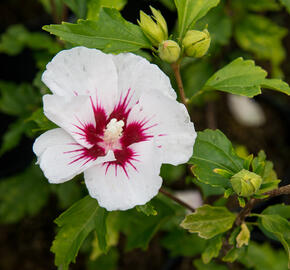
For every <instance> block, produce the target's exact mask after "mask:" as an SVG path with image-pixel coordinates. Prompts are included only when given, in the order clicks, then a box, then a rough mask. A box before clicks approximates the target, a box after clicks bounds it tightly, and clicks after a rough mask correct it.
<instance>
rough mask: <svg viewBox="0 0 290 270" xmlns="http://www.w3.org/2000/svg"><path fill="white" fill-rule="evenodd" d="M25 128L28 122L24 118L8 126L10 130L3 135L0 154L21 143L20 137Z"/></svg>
mask: <svg viewBox="0 0 290 270" xmlns="http://www.w3.org/2000/svg"><path fill="white" fill-rule="evenodd" d="M25 128H26V123H25V122H24V121H23V119H19V120H18V121H16V122H14V123H12V124H11V125H10V126H9V127H8V130H7V131H6V132H5V133H4V135H3V136H2V143H1V147H0V156H1V155H3V154H4V153H6V152H8V151H9V150H11V149H13V148H14V147H16V146H17V145H18V144H19V143H20V139H21V137H22V134H23V133H24V131H25Z"/></svg>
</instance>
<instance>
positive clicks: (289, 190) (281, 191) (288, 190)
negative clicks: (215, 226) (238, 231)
mask: <svg viewBox="0 0 290 270" xmlns="http://www.w3.org/2000/svg"><path fill="white" fill-rule="evenodd" d="M285 194H290V185H286V186H283V187H280V188H277V189H274V190H271V191H268V192H266V193H264V194H263V195H268V197H266V198H265V199H269V198H271V197H276V196H280V195H285ZM265 199H254V198H252V199H250V200H249V201H248V202H247V204H246V205H245V207H244V208H243V209H242V210H241V212H240V213H239V214H238V216H237V218H236V221H235V224H236V226H240V225H241V224H242V223H243V222H244V220H245V218H246V217H247V216H249V215H250V213H251V211H252V209H253V208H254V206H255V205H256V204H257V203H258V202H259V201H262V200H265Z"/></svg>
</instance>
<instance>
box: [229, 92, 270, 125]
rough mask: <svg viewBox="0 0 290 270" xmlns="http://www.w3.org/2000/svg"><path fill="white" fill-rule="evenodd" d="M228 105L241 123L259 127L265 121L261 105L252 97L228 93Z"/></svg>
mask: <svg viewBox="0 0 290 270" xmlns="http://www.w3.org/2000/svg"><path fill="white" fill-rule="evenodd" d="M228 105H229V108H230V111H231V113H232V114H233V116H234V118H235V119H236V120H237V122H239V123H240V124H241V125H245V126H249V127H259V126H262V125H264V124H265V122H266V117H265V113H264V112H263V109H262V107H261V106H260V105H259V103H257V102H256V101H255V100H253V99H250V98H248V97H243V96H237V95H228Z"/></svg>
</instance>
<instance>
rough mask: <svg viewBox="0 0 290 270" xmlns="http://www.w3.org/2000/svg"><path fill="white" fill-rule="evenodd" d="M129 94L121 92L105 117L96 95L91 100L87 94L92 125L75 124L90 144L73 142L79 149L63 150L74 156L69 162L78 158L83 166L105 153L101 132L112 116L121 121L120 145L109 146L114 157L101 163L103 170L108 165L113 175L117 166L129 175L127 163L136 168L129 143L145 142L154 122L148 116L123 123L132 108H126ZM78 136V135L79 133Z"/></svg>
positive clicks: (129, 99)
mask: <svg viewBox="0 0 290 270" xmlns="http://www.w3.org/2000/svg"><path fill="white" fill-rule="evenodd" d="M132 97H133V92H132V91H131V88H130V89H128V91H127V93H126V95H125V97H124V98H123V96H122V95H121V96H120V99H119V102H118V103H117V104H116V105H115V107H114V109H113V111H112V113H111V114H110V115H109V116H107V114H106V111H105V108H103V107H102V105H101V104H100V102H99V100H98V98H96V100H95V102H94V101H93V100H92V97H90V99H91V105H92V107H93V112H94V117H95V122H96V125H94V124H92V123H86V124H84V123H80V126H78V128H79V130H80V131H81V132H82V133H83V138H84V140H86V141H87V142H88V143H89V144H90V145H92V147H91V148H89V149H87V148H84V147H82V146H80V145H78V144H76V145H78V146H79V147H81V148H78V149H76V150H73V151H68V152H65V153H73V152H75V153H76V155H74V156H73V157H72V158H73V161H71V162H70V164H72V163H74V162H77V161H79V160H83V161H84V163H83V164H82V166H83V165H85V164H86V163H88V162H89V161H93V160H96V159H97V158H98V157H101V156H105V155H106V154H107V153H106V151H107V150H105V149H104V145H106V141H105V139H104V134H105V131H106V129H107V128H109V127H108V124H109V123H110V122H111V120H112V119H116V123H117V122H118V121H123V122H124V127H123V131H122V133H121V136H120V138H117V140H118V141H119V145H120V147H119V148H118V149H111V150H112V151H113V152H114V155H115V159H116V160H114V161H109V162H104V163H103V165H104V166H106V173H107V171H108V169H109V168H110V167H114V168H115V175H116V176H117V173H118V168H119V167H120V168H121V169H122V170H123V171H124V173H125V174H126V176H127V177H128V178H129V175H128V170H127V169H128V166H131V167H132V168H133V169H134V170H136V171H137V168H136V166H135V165H134V164H133V163H134V162H138V161H139V160H138V159H136V157H138V154H137V153H135V152H134V151H133V150H132V149H131V148H130V145H132V144H134V143H139V142H142V141H147V140H149V139H151V138H153V135H152V134H150V132H149V130H150V128H152V127H154V126H156V125H157V124H156V123H155V124H152V123H151V124H150V121H151V120H152V118H151V119H150V118H148V119H149V120H146V119H143V120H136V121H134V122H131V123H129V124H128V125H127V119H128V116H129V114H130V112H131V109H132V108H131V107H129V103H130V101H131V99H132ZM136 104H138V101H137V102H136ZM133 106H134V105H133ZM110 125H111V124H110ZM79 135H82V134H81V133H79ZM116 145H118V144H116ZM105 148H106V147H105Z"/></svg>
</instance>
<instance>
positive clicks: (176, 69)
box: [171, 62, 188, 109]
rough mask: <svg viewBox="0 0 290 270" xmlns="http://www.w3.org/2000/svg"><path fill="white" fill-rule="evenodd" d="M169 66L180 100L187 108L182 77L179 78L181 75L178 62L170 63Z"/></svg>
mask: <svg viewBox="0 0 290 270" xmlns="http://www.w3.org/2000/svg"><path fill="white" fill-rule="evenodd" d="M171 67H172V69H173V72H174V76H175V79H176V82H177V86H178V90H179V94H180V98H181V101H182V103H183V104H184V105H185V107H186V108H187V100H186V96H185V93H184V88H183V83H182V79H181V75H180V63H179V62H176V63H173V64H171ZM187 109H188V108H187Z"/></svg>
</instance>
